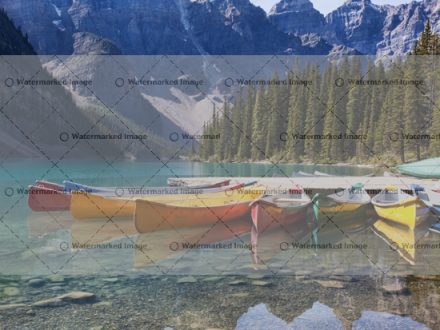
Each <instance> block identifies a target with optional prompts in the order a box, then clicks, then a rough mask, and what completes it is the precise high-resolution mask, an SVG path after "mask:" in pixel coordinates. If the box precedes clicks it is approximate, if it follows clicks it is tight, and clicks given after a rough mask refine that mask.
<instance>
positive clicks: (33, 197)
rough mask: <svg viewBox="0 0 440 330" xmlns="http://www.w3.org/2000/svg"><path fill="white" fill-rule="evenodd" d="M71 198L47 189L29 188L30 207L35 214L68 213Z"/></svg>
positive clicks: (68, 195)
mask: <svg viewBox="0 0 440 330" xmlns="http://www.w3.org/2000/svg"><path fill="white" fill-rule="evenodd" d="M70 201H71V196H70V194H66V193H64V192H63V191H59V190H53V189H49V188H45V187H39V186H31V187H29V195H28V205H29V207H30V209H31V210H32V211H35V212H53V211H68V210H69V208H70Z"/></svg>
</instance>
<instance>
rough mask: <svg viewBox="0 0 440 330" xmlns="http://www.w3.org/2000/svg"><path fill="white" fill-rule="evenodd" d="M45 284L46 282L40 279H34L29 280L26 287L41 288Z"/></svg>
mask: <svg viewBox="0 0 440 330" xmlns="http://www.w3.org/2000/svg"><path fill="white" fill-rule="evenodd" d="M45 283H46V281H45V280H42V279H41V278H34V279H32V280H29V282H28V285H29V286H30V287H32V288H41V287H42V286H43V285H44V284H45Z"/></svg>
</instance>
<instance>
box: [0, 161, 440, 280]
mask: <svg viewBox="0 0 440 330" xmlns="http://www.w3.org/2000/svg"><path fill="white" fill-rule="evenodd" d="M300 170H301V171H306V172H309V173H312V172H313V171H315V170H318V171H321V172H326V173H329V174H336V175H366V174H369V173H371V172H372V170H371V169H368V168H358V167H326V166H302V165H298V166H297V165H280V166H278V167H274V166H273V165H270V164H206V163H194V162H186V161H179V162H170V163H168V164H163V163H160V162H159V163H157V162H156V163H153V162H150V163H141V162H115V163H114V164H111V165H109V164H106V163H98V162H77V163H75V162H64V163H60V164H56V166H55V165H54V164H51V163H50V162H44V161H33V162H30V161H23V162H8V163H4V164H3V165H2V167H1V168H0V173H1V174H0V191H1V192H3V194H2V197H1V198H0V210H1V213H2V214H1V215H0V226H1V227H2V230H1V231H0V251H1V252H0V262H1V263H2V265H7V267H2V270H1V271H2V273H3V274H9V275H14V274H19V275H35V274H51V273H58V272H61V273H67V274H96V273H98V274H99V273H108V274H114V273H117V274H120V273H126V272H132V271H135V272H145V273H147V274H154V275H164V274H177V275H185V274H200V275H213V274H214V275H215V274H218V273H219V272H220V273H222V274H243V273H247V272H249V271H252V270H254V269H255V268H262V269H264V271H265V272H266V273H268V274H270V275H282V274H292V273H293V274H297V273H298V269H301V270H302V271H303V272H305V273H315V272H320V273H322V272H323V271H328V273H330V274H333V273H334V272H339V273H342V274H347V273H353V274H366V273H369V272H379V273H380V272H384V271H390V272H398V273H399V272H403V273H411V272H414V271H417V272H419V273H423V274H425V273H429V274H431V273H435V274H440V270H438V269H437V268H436V267H435V264H436V263H438V260H437V259H438V256H439V254H438V253H437V252H438V251H437V250H435V249H426V250H423V249H417V248H411V247H409V248H407V247H406V246H405V247H403V246H402V249H400V250H401V251H400V250H399V251H396V249H391V248H390V245H391V247H393V246H392V244H393V241H392V239H394V240H396V235H395V231H396V230H397V232H398V233H399V235H398V236H397V237H398V239H400V238H399V237H402V240H403V242H404V243H411V242H412V243H416V242H417V243H418V242H419V240H423V242H428V243H432V244H435V243H437V242H438V241H439V236H438V235H435V234H432V233H430V232H428V228H429V224H430V223H426V222H425V225H423V226H419V227H418V228H417V230H414V231H411V232H408V231H406V230H401V231H399V230H400V229H399V228H396V227H395V226H394V225H391V226H388V225H387V224H386V223H385V224H382V225H380V226H377V228H375V227H374V225H375V223H376V222H377V221H378V220H379V219H377V217H376V216H375V215H374V211H373V210H372V208H368V209H366V210H365V211H362V212H363V213H359V212H355V213H353V214H349V215H348V216H347V215H344V216H340V215H336V216H334V217H328V216H325V215H320V218H319V223H318V225H317V224H316V223H315V222H314V220H313V219H314V218H313V216H312V214H313V212H311V210H309V211H308V212H307V213H306V214H305V215H304V217H303V218H302V219H300V220H299V221H296V222H295V223H293V224H292V226H291V227H283V226H280V227H279V228H278V230H271V231H270V232H269V231H268V232H265V233H262V234H260V235H259V238H258V245H259V246H258V258H259V260H258V262H257V263H255V260H252V258H251V255H250V246H251V245H250V242H251V237H250V231H251V230H250V229H251V222H250V219H244V220H243V222H233V223H232V224H231V225H224V224H223V223H219V224H217V225H215V226H214V227H209V226H208V227H206V228H205V227H200V228H198V227H197V228H191V229H182V230H168V231H160V232H154V233H152V234H143V235H139V234H138V233H137V231H136V230H135V228H134V225H133V220H132V219H131V218H129V219H110V220H109V219H102V220H93V221H74V220H73V218H72V216H71V215H70V212H40V213H38V212H32V211H31V210H30V209H29V207H28V205H27V197H28V196H27V195H26V194H23V193H21V192H20V188H23V187H27V186H28V185H29V184H32V183H33V182H34V181H35V180H36V179H45V180H50V181H54V182H61V181H63V180H74V181H77V182H81V183H84V184H89V185H97V186H121V185H122V186H163V185H165V184H166V180H167V178H169V177H186V176H195V177H197V176H214V177H215V176H219V177H224V176H240V177H242V176H254V177H262V176H274V175H275V176H281V175H287V174H289V175H290V174H291V173H293V172H297V171H300ZM11 192H13V194H11ZM379 224H380V223H379ZM312 226H317V227H318V229H316V228H315V229H313V228H312ZM376 229H379V230H376ZM313 230H315V233H314V234H313ZM383 231H385V232H383ZM387 231H389V232H387ZM390 231H392V232H390ZM313 235H314V236H313ZM390 239H391V241H390ZM199 242H205V243H207V244H208V243H209V244H211V245H209V246H208V248H206V246H205V248H203V246H202V248H196V249H194V248H191V243H199ZM217 243H218V244H220V248H219V247H218V246H212V244H214V245H215V244H217ZM310 243H315V244H316V243H320V246H318V247H316V246H313V245H311V244H310ZM399 243H401V242H399ZM222 244H223V245H222ZM326 244H327V245H326ZM175 247H181V248H182V249H181V250H178V251H176V248H175ZM182 250H183V251H182ZM414 264H415V265H416V266H414Z"/></svg>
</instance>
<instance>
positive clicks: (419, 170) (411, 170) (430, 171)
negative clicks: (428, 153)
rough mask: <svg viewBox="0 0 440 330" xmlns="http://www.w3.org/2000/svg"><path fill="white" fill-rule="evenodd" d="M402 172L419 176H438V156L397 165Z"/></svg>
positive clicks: (439, 163)
mask: <svg viewBox="0 0 440 330" xmlns="http://www.w3.org/2000/svg"><path fill="white" fill-rule="evenodd" d="M397 169H398V170H399V172H401V173H402V174H406V175H412V176H416V177H421V178H440V158H430V159H426V160H422V161H419V162H415V163H409V164H403V165H399V166H397Z"/></svg>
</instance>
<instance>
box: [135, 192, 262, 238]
mask: <svg viewBox="0 0 440 330" xmlns="http://www.w3.org/2000/svg"><path fill="white" fill-rule="evenodd" d="M264 191H265V188H264V187H261V186H259V187H254V188H250V189H239V190H234V191H230V192H228V193H222V194H210V195H205V196H203V195H201V196H200V197H201V198H193V199H186V200H185V199H182V200H179V201H170V202H167V203H159V202H155V201H151V200H142V199H138V200H136V209H135V213H134V223H135V227H136V229H137V230H138V232H140V233H147V232H152V231H156V230H163V229H176V228H182V227H192V226H199V225H207V224H215V223H217V222H219V223H222V222H223V223H226V222H229V221H232V220H235V219H238V218H240V217H242V216H245V215H250V208H251V206H250V203H251V202H253V201H255V200H256V199H258V198H260V197H261V196H262V195H263V194H264Z"/></svg>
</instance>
